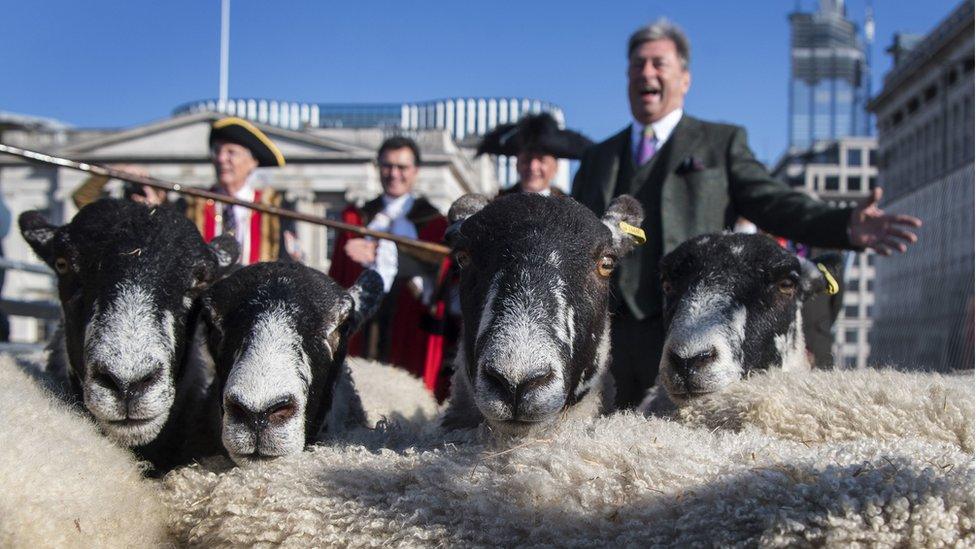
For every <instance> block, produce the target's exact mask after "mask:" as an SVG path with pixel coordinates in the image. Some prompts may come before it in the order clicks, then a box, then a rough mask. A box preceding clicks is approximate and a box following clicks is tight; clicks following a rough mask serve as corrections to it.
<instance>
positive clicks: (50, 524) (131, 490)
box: [0, 356, 175, 548]
mask: <svg viewBox="0 0 976 549" xmlns="http://www.w3.org/2000/svg"><path fill="white" fill-rule="evenodd" d="M22 367H23V366H21V367H18V365H16V364H14V362H13V360H11V358H10V357H9V356H0V517H2V518H0V547H79V548H81V547H163V546H173V545H175V543H174V541H175V540H172V539H171V538H170V534H169V531H168V530H167V519H168V512H167V509H166V507H165V506H164V505H163V504H162V502H161V501H160V499H159V488H158V483H157V482H153V481H150V480H148V479H145V478H143V474H142V468H141V467H140V464H139V463H137V462H136V459H135V457H134V456H133V455H132V454H131V453H130V452H128V451H127V450H125V449H123V448H120V447H119V446H118V445H117V444H115V443H114V442H112V441H110V440H109V439H107V438H106V437H104V436H102V435H101V434H100V433H99V430H98V427H96V425H95V424H94V423H93V422H92V420H91V418H90V417H89V416H88V415H87V414H85V413H84V412H83V411H81V410H79V409H78V407H76V406H73V405H70V404H68V403H66V402H64V400H63V399H60V398H57V397H55V396H54V395H53V394H51V393H49V392H48V391H46V390H43V389H42V388H41V387H40V386H39V385H38V383H36V380H35V379H34V378H32V377H30V376H29V375H28V374H27V373H26V372H25V371H23V370H22V369H21V368H22Z"/></svg>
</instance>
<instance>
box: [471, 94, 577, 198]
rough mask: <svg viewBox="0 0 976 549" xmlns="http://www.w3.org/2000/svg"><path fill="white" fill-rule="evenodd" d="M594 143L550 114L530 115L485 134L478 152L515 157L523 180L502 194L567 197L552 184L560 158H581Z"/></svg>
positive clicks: (520, 179)
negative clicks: (535, 194) (560, 123)
mask: <svg viewBox="0 0 976 549" xmlns="http://www.w3.org/2000/svg"><path fill="white" fill-rule="evenodd" d="M592 144H593V142H592V141H590V140H589V139H587V137H586V136H584V135H582V134H580V133H577V132H574V131H572V130H563V129H560V128H559V123H558V122H556V119H555V118H553V117H552V115H550V114H549V113H541V114H530V115H527V116H524V117H522V119H521V120H519V121H518V122H517V123H515V124H501V125H499V126H496V127H495V128H494V129H493V130H492V131H490V132H488V133H487V134H485V137H484V138H483V139H482V140H481V144H480V145H478V154H479V155H480V154H494V155H502V156H514V157H516V158H517V159H518V160H517V163H516V165H515V169H516V171H517V172H518V174H519V181H518V183H516V184H515V185H512V186H511V187H509V188H508V189H505V190H503V191H502V192H501V193H500V194H508V193H514V192H530V193H540V194H544V195H550V194H552V195H556V196H563V194H564V193H563V192H562V191H560V190H559V189H558V188H556V187H553V186H552V180H553V178H555V177H556V171H557V170H558V169H559V163H558V159H559V158H570V159H579V158H580V157H581V156H582V155H583V151H584V150H585V149H586V148H587V147H589V146H590V145H592Z"/></svg>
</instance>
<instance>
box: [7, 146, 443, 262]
mask: <svg viewBox="0 0 976 549" xmlns="http://www.w3.org/2000/svg"><path fill="white" fill-rule="evenodd" d="M0 153H7V154H10V155H13V156H18V157H20V158H24V159H26V160H29V161H31V162H36V163H38V164H48V165H51V166H61V167H63V168H71V169H73V170H79V171H82V172H86V173H91V174H95V175H102V176H105V177H111V178H113V179H121V180H122V181H129V182H132V183H138V184H140V185H146V186H149V187H153V188H156V189H162V190H164V191H173V192H176V193H180V194H186V195H190V196H195V197H198V198H205V199H208V200H213V201H215V202H223V203H225V204H234V205H235V206H244V207H245V208H251V209H252V210H258V211H260V212H264V213H267V214H271V215H277V216H280V217H287V218H289V219H295V220H298V221H304V222H306V223H312V224H315V225H324V226H326V227H332V228H333V229H339V230H342V231H349V232H352V233H356V234H358V235H360V236H370V237H373V238H380V239H383V240H390V241H392V242H396V243H397V244H398V245H400V246H405V247H408V248H412V249H413V250H414V252H415V253H416V252H419V253H421V254H423V255H424V256H425V257H430V258H432V259H437V260H439V259H440V258H442V257H443V256H445V255H447V254H448V253H450V251H451V250H450V248H448V247H447V246H444V245H442V244H436V243H434V242H424V241H423V240H417V239H414V238H408V237H405V236H399V235H395V234H392V233H386V232H383V231H374V230H372V229H367V228H366V227H360V226H358V225H351V224H349V223H343V222H342V221H335V220H332V219H326V218H324V217H318V216H314V215H308V214H303V213H300V212H295V211H291V210H285V209H283V208H279V207H277V206H269V205H267V204H258V203H256V202H248V201H246V200H238V199H237V198H234V197H232V196H227V195H224V194H218V193H215V192H211V191H206V190H203V189H197V188H195V187H187V186H185V185H181V184H179V183H170V182H169V181H164V180H162V179H157V178H155V177H149V176H142V175H136V174H132V173H129V172H125V171H122V170H116V169H113V168H106V167H105V166H100V165H98V164H88V163H86V162H76V161H74V160H69V159H67V158H60V157H57V156H52V155H49V154H45V153H40V152H36V151H30V150H27V149H22V148H20V147H14V146H13V145H7V144H4V143H0Z"/></svg>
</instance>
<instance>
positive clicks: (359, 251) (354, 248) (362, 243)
mask: <svg viewBox="0 0 976 549" xmlns="http://www.w3.org/2000/svg"><path fill="white" fill-rule="evenodd" d="M343 251H345V252H346V255H348V256H349V259H351V260H353V261H355V262H356V263H359V264H360V265H362V266H363V267H368V266H370V265H372V264H373V262H375V261H376V241H375V240H366V239H365V238H351V239H349V240H348V241H346V246H345V247H344V248H343Z"/></svg>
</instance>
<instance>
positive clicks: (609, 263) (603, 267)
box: [596, 255, 616, 278]
mask: <svg viewBox="0 0 976 549" xmlns="http://www.w3.org/2000/svg"><path fill="white" fill-rule="evenodd" d="M614 267H616V262H615V261H614V260H613V258H612V257H610V256H609V255H605V256H603V257H601V258H600V259H599V260H598V261H597V262H596V274H598V275H600V276H602V277H603V278H608V277H609V276H610V275H611V274H612V273H613V268H614Z"/></svg>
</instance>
